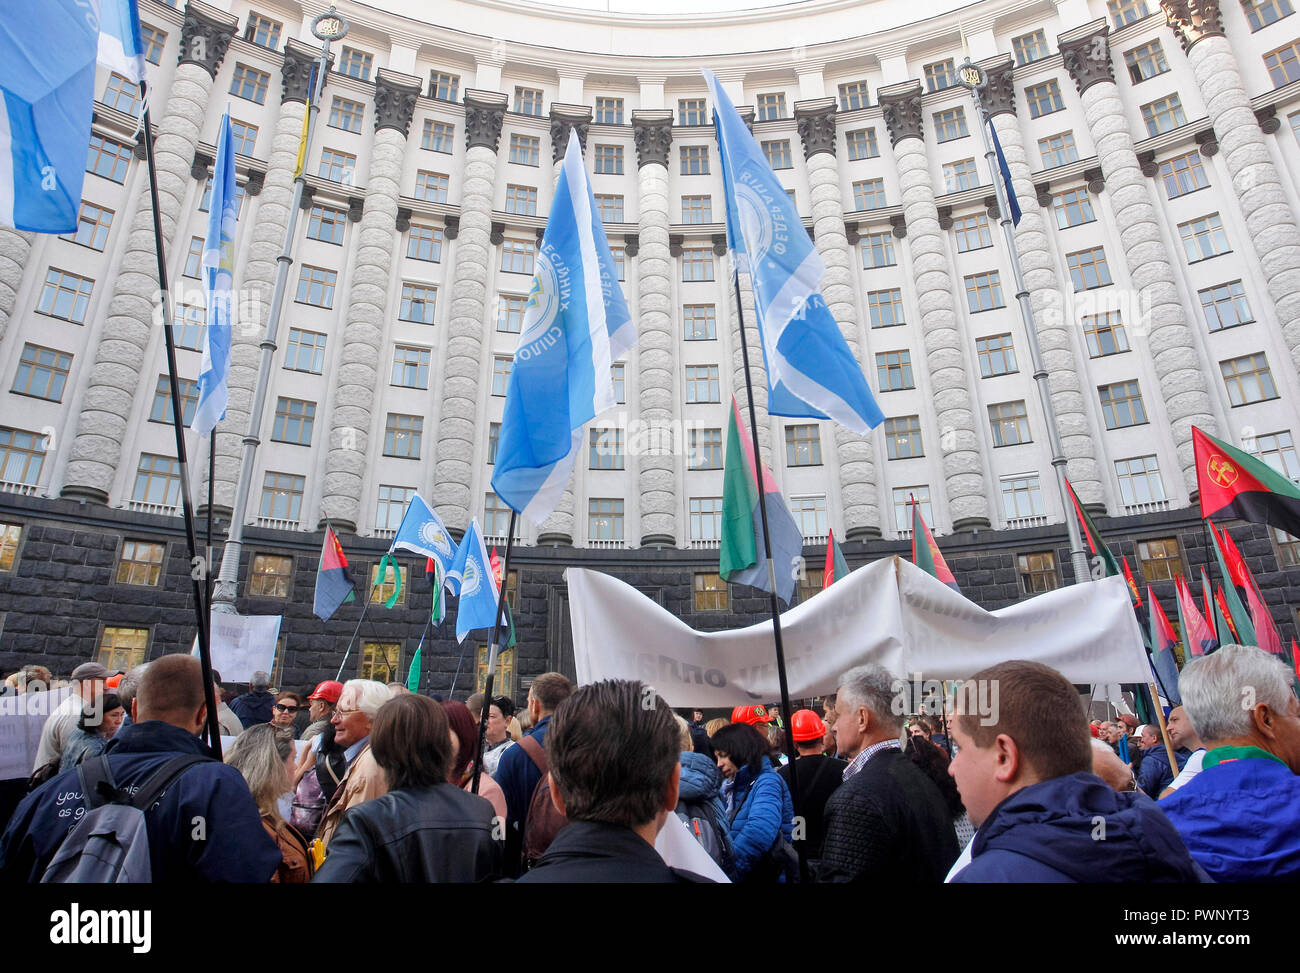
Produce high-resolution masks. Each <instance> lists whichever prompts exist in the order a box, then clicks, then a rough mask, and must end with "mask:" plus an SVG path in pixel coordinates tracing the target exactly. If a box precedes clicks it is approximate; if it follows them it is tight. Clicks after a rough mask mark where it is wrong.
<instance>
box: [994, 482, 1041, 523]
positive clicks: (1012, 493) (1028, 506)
mask: <svg viewBox="0 0 1300 973" xmlns="http://www.w3.org/2000/svg"><path fill="white" fill-rule="evenodd" d="M999 484H1000V485H1001V487H1002V516H1003V517H1004V518H1006V520H1007V521H1013V520H1021V519H1023V518H1025V517H1042V516H1043V515H1044V514H1045V513H1046V512H1047V511H1046V508H1045V507H1044V506H1043V492H1042V490H1040V489H1039V487H1038V477H1037V476H1034V475H1032V474H1028V473H1026V474H1024V475H1021V476H1004V477H1003V478H1002V479H1001V480H1000V481H999Z"/></svg>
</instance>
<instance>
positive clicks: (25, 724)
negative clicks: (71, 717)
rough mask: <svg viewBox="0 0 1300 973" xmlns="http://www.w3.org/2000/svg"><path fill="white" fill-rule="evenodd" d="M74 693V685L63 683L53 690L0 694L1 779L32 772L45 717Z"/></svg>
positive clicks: (27, 775) (25, 776)
mask: <svg viewBox="0 0 1300 973" xmlns="http://www.w3.org/2000/svg"><path fill="white" fill-rule="evenodd" d="M71 694H72V687H71V686H64V687H63V688H62V689H55V690H52V691H50V692H43V693H23V694H22V695H21V696H3V697H0V780H12V779H13V778H15V777H21V778H23V779H26V778H28V777H30V776H31V775H32V763H33V761H35V760H36V751H37V750H38V749H40V742H41V730H42V729H44V728H45V721H46V720H47V719H48V718H49V716H50V714H51V713H53V712H54V711H55V710H56V709H58V708H59V704H60V703H62V702H63V701H64V700H65V699H67V698H68V696H70V695H71Z"/></svg>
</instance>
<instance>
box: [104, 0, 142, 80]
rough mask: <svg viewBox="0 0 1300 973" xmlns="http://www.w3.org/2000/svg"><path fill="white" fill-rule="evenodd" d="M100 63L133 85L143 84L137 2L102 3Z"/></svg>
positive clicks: (112, 1) (105, 1) (115, 0)
mask: <svg viewBox="0 0 1300 973" xmlns="http://www.w3.org/2000/svg"><path fill="white" fill-rule="evenodd" d="M99 63H100V64H102V65H104V67H106V68H108V69H109V70H110V71H116V72H117V73H118V74H120V75H122V77H124V78H126V79H127V80H128V81H130V82H132V83H133V84H139V83H140V82H142V81H143V80H144V44H143V43H142V42H141V40H140V9H139V7H138V6H137V4H136V0H100V13H99Z"/></svg>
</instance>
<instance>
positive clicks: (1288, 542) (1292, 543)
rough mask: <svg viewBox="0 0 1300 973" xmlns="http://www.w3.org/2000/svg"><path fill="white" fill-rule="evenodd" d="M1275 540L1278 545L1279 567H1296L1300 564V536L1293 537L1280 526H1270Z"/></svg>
mask: <svg viewBox="0 0 1300 973" xmlns="http://www.w3.org/2000/svg"><path fill="white" fill-rule="evenodd" d="M1269 531H1270V532H1271V533H1272V535H1273V542H1274V543H1275V544H1276V545H1277V563H1278V566H1279V567H1283V568H1294V567H1297V566H1300V538H1297V537H1292V536H1291V535H1290V534H1288V533H1287V532H1286V531H1284V530H1282V529H1281V528H1279V527H1270V528H1269Z"/></svg>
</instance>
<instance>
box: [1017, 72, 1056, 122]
mask: <svg viewBox="0 0 1300 973" xmlns="http://www.w3.org/2000/svg"><path fill="white" fill-rule="evenodd" d="M1025 102H1026V103H1027V104H1028V105H1029V117H1030V118H1041V117H1042V116H1043V115H1050V114H1052V113H1053V112H1058V111H1062V110H1063V109H1064V108H1065V102H1064V101H1062V100H1061V86H1060V84H1059V83H1057V80H1056V79H1055V78H1050V79H1049V80H1047V81H1044V82H1042V83H1041V84H1031V85H1030V86H1029V87H1028V88H1026V89H1025Z"/></svg>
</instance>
